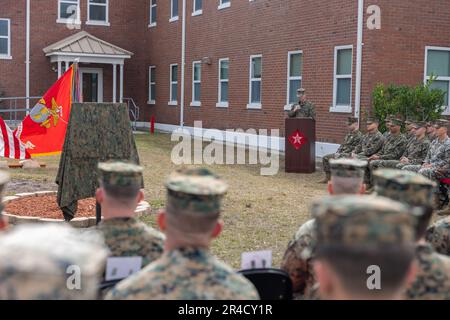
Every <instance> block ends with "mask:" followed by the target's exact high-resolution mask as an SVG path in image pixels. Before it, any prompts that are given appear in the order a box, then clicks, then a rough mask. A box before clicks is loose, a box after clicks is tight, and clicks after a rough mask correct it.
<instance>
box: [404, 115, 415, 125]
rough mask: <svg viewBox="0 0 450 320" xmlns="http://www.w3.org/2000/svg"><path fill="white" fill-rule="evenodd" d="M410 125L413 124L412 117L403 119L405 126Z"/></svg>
mask: <svg viewBox="0 0 450 320" xmlns="http://www.w3.org/2000/svg"><path fill="white" fill-rule="evenodd" d="M412 123H414V118H413V117H412V116H407V117H406V119H405V124H406V125H409V124H412Z"/></svg>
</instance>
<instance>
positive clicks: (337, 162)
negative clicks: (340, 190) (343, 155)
mask: <svg viewBox="0 0 450 320" xmlns="http://www.w3.org/2000/svg"><path fill="white" fill-rule="evenodd" d="M366 167H367V161H365V160H359V159H330V169H331V175H332V176H336V177H343V178H361V177H363V175H364V169H365V168H366Z"/></svg>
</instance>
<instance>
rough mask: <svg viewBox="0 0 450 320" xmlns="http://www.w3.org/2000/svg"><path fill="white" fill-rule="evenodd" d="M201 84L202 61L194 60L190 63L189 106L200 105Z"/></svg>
mask: <svg viewBox="0 0 450 320" xmlns="http://www.w3.org/2000/svg"><path fill="white" fill-rule="evenodd" d="M201 85H202V63H201V61H194V62H193V63H192V103H191V106H200V105H201V103H200V99H201Z"/></svg>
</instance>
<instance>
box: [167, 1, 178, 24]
mask: <svg viewBox="0 0 450 320" xmlns="http://www.w3.org/2000/svg"><path fill="white" fill-rule="evenodd" d="M176 20H178V0H170V20H169V21H176Z"/></svg>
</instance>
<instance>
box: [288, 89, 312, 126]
mask: <svg viewBox="0 0 450 320" xmlns="http://www.w3.org/2000/svg"><path fill="white" fill-rule="evenodd" d="M297 98H298V103H297V104H293V105H292V108H291V111H289V112H288V116H289V118H312V119H314V120H315V119H316V111H315V108H314V105H313V104H312V103H311V102H309V101H308V100H306V94H305V89H303V88H300V89H298V90H297Z"/></svg>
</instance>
